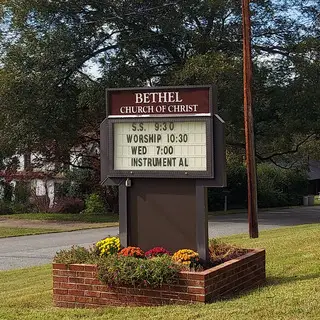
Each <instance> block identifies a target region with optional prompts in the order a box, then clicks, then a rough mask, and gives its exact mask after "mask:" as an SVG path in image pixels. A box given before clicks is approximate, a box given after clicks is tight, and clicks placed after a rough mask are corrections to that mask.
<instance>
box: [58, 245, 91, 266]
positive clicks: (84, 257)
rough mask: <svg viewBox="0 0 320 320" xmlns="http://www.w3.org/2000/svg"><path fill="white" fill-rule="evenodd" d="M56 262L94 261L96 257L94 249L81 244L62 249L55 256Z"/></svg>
mask: <svg viewBox="0 0 320 320" xmlns="http://www.w3.org/2000/svg"><path fill="white" fill-rule="evenodd" d="M53 260H54V262H56V263H64V264H67V265H69V264H73V263H89V262H91V263H93V262H94V261H95V260H96V259H95V256H94V253H93V251H92V250H88V249H86V248H84V247H80V246H72V247H71V249H66V250H60V251H58V252H57V253H56V255H55V257H54V259H53Z"/></svg>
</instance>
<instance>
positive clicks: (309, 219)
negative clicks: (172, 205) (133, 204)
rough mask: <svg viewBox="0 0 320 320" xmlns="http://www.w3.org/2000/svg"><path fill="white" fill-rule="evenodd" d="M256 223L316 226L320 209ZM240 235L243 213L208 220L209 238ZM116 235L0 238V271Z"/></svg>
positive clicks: (262, 226) (263, 215)
mask: <svg viewBox="0 0 320 320" xmlns="http://www.w3.org/2000/svg"><path fill="white" fill-rule="evenodd" d="M258 223H259V230H266V229H274V228H280V227H286V226H294V225H300V224H308V223H320V206H319V207H300V208H290V209H279V210H272V211H262V212H260V213H259V215H258ZM319 231H320V230H319ZM240 233H248V223H247V216H246V214H245V213H241V214H228V215H219V216H213V217H211V218H210V221H209V237H210V238H213V237H222V236H226V235H232V234H240ZM117 234H118V228H117V227H112V228H102V229H90V230H81V231H73V232H62V233H51V234H43V235H35V236H24V237H12V238H4V239H0V270H10V269H18V268H25V267H30V266H37V265H42V264H46V263H51V262H52V258H53V257H54V255H55V253H56V252H57V251H59V250H62V249H67V248H70V247H71V246H72V245H79V246H85V247H89V246H91V245H92V244H93V243H95V242H96V241H98V240H100V239H102V238H105V237H107V236H109V235H110V236H115V235H117ZM319 234H320V232H319Z"/></svg>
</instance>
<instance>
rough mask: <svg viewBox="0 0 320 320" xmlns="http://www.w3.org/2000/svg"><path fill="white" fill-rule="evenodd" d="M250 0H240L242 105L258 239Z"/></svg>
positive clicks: (251, 216) (252, 227)
mask: <svg viewBox="0 0 320 320" xmlns="http://www.w3.org/2000/svg"><path fill="white" fill-rule="evenodd" d="M249 4H250V0H242V33H243V94H244V97H243V104H244V130H245V138H246V165H247V179H248V223H249V235H250V238H258V236H259V232H258V219H257V214H258V201H257V175H256V161H255V147H254V130H253V113H252V94H251V87H252V59H251V24H250V7H249Z"/></svg>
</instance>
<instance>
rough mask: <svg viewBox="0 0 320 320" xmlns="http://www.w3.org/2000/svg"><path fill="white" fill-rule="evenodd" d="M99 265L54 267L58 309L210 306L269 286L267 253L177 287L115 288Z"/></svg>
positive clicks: (184, 278) (190, 276)
mask: <svg viewBox="0 0 320 320" xmlns="http://www.w3.org/2000/svg"><path fill="white" fill-rule="evenodd" d="M96 273H97V269H96V266H95V265H84V264H73V265H70V266H69V267H68V266H67V265H64V264H59V263H53V301H54V304H55V306H57V307H68V308H75V307H101V306H106V305H112V306H117V305H139V306H141V305H162V304H171V303H179V304H186V303H194V302H202V303H204V302H210V301H213V300H215V299H217V298H220V297H226V296H230V295H233V294H234V293H236V292H239V291H243V290H247V289H251V288H254V287H257V286H259V285H261V284H263V283H264V282H265V278H266V274H265V251H264V250H262V249H257V250H254V251H252V252H249V253H248V254H246V255H243V256H242V257H239V258H237V259H233V260H230V261H228V262H225V263H223V264H221V265H218V266H216V267H214V268H211V269H208V270H206V271H202V272H181V273H180V276H179V282H178V283H177V284H176V285H163V286H162V287H161V288H156V289H151V288H134V287H117V288H112V287H108V286H106V285H103V284H102V283H101V282H100V281H99V280H97V278H96Z"/></svg>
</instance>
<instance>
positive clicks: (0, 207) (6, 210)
mask: <svg viewBox="0 0 320 320" xmlns="http://www.w3.org/2000/svg"><path fill="white" fill-rule="evenodd" d="M0 214H13V210H12V208H11V206H10V205H9V204H8V203H7V202H4V201H0Z"/></svg>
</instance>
